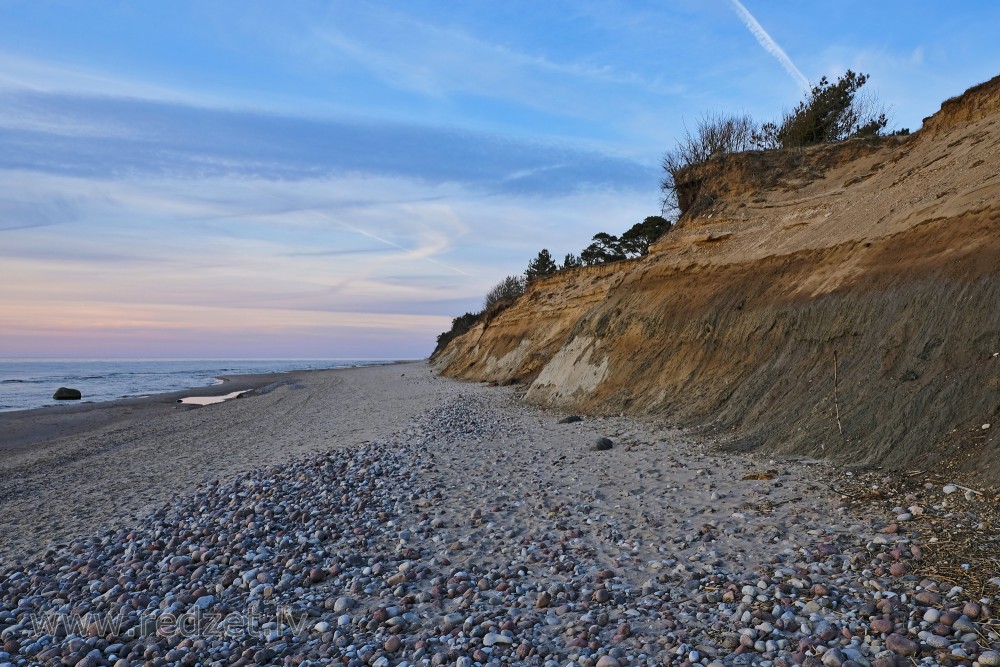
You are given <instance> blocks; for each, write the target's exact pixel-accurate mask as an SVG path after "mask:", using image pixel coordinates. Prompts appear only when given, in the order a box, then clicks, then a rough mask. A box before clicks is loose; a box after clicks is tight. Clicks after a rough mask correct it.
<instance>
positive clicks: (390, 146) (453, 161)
mask: <svg viewBox="0 0 1000 667" xmlns="http://www.w3.org/2000/svg"><path fill="white" fill-rule="evenodd" d="M10 97H11V102H12V103H11V104H10V105H9V108H7V109H0V143H2V144H3V145H4V146H5V150H4V151H3V153H2V154H0V167H6V168H10V169H29V170H35V171H42V172H48V173H61V174H68V175H75V176H95V177H106V178H112V177H115V178H128V177H129V176H130V175H131V176H136V175H146V176H150V175H153V176H171V177H182V178H183V177H189V178H208V177H223V176H232V175H242V176H247V177H263V178H269V179H293V180H296V179H312V178H321V177H325V176H331V175H345V174H351V173H364V174H372V175H387V176H398V177H404V178H412V179H415V180H419V181H422V182H429V183H437V184H440V183H448V182H454V183H462V184H465V185H467V186H472V187H476V188H480V189H482V190H483V191H484V192H496V193H501V192H502V193H510V194H522V195H541V194H545V195H552V194H556V195H558V194H564V193H568V192H574V191H578V190H581V189H588V188H624V189H645V188H649V187H651V186H652V187H655V177H656V169H655V167H651V166H649V165H644V164H641V163H638V162H635V161H632V160H628V159H624V158H619V157H615V156H610V155H605V154H601V153H598V152H588V151H582V150H578V149H574V148H568V147H561V146H553V145H546V144H541V143H534V142H529V141H519V140H514V139H509V138H503V137H499V136H495V135H491V134H487V133H477V132H470V131H463V130H457V129H451V128H439V127H425V126H419V125H406V124H402V123H390V122H381V121H349V120H336V119H331V120H318V119H305V118H298V117H294V116H287V115H277V114H262V113H254V112H248V111H231V110H221V109H209V108H203V107H197V106H189V105H181V104H175V103H170V102H159V101H150V100H136V99H125V98H110V97H88V96H74V95H63V94H39V93H20V94H12V95H11V96H10ZM32 114H34V115H35V116H36V117H39V118H45V126H44V127H26V126H25V124H24V121H23V118H24V117H25V116H26V115H32ZM95 128H98V129H95ZM108 128H119V129H118V131H117V133H112V132H110V131H109V130H108ZM511 174H523V176H522V177H519V178H514V179H511V178H509V177H510V175H511Z"/></svg>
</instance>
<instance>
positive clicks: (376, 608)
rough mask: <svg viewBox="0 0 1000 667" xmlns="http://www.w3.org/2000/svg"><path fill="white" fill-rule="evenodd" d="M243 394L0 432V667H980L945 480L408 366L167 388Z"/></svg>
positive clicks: (958, 496) (983, 512)
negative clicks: (744, 444)
mask: <svg viewBox="0 0 1000 667" xmlns="http://www.w3.org/2000/svg"><path fill="white" fill-rule="evenodd" d="M243 387H245V388H246V389H247V390H248V394H247V395H246V397H245V398H239V399H234V400H231V401H227V402H224V403H219V404H215V405H209V406H205V407H195V406H188V405H181V404H178V403H176V400H177V398H178V396H177V395H165V396H159V397H152V398H150V399H142V400H138V401H125V402H115V403H111V404H95V405H92V406H89V407H85V406H80V408H79V409H77V408H74V409H72V410H61V411H59V412H55V411H51V410H50V411H44V410H40V411H31V412H25V413H8V414H5V415H0V428H3V429H6V431H5V432H7V433H10V434H12V435H11V436H10V437H9V438H8V439H5V443H6V444H5V445H4V446H3V451H2V452H0V453H2V456H0V474H2V476H3V479H4V480H5V483H4V486H3V491H2V493H0V516H2V517H3V522H2V527H0V531H2V532H0V638H2V639H3V647H2V651H0V665H7V664H10V665H21V664H75V665H83V666H84V667H90V666H91V665H104V664H107V665H115V666H116V667H125V666H136V665H167V664H170V665H173V664H178V665H194V664H204V665H249V664H276V665H279V664H280V665H320V664H324V665H325V664H331V663H337V664H344V665H372V666H373V667H389V666H390V665H401V664H407V665H457V666H458V667H471V666H473V665H500V664H532V665H546V666H548V667H557V666H560V667H561V666H564V665H569V664H572V665H579V666H580V667H615V666H616V665H619V666H622V665H626V664H628V665H639V664H642V665H645V664H649V665H661V664H705V665H709V664H761V665H782V664H785V665H787V664H793V663H794V664H810V665H817V664H823V665H837V666H841V665H846V666H847V667H851V665H854V664H858V665H864V664H874V665H880V666H885V665H903V664H912V663H911V662H910V661H911V660H921V659H928V660H931V661H935V662H938V663H940V664H979V665H984V666H988V665H996V664H1000V654H998V653H997V652H996V650H997V649H998V647H1000V634H998V628H997V626H996V625H995V620H994V619H995V618H996V615H997V613H998V611H1000V610H998V609H997V607H996V602H997V598H996V595H997V593H998V591H1000V589H998V585H1000V579H994V578H995V577H997V576H998V574H1000V573H998V572H997V569H996V567H995V565H994V564H991V561H990V560H989V558H988V556H987V557H982V558H980V557H977V556H976V554H977V553H979V552H978V551H977V549H979V548H980V547H982V549H983V550H984V552H987V553H995V549H994V542H991V540H995V531H994V530H992V529H991V528H992V524H990V523H988V522H989V521H991V520H992V519H991V516H990V511H991V510H990V507H992V506H993V503H990V502H987V501H986V499H984V498H980V497H978V496H977V495H976V493H975V492H974V490H969V489H964V488H959V487H954V488H948V487H949V486H953V485H946V486H941V485H935V484H930V483H927V484H922V483H921V480H908V479H906V477H905V475H901V474H898V473H888V472H885V471H867V472H866V471H854V470H850V469H845V468H838V467H835V466H833V465H831V464H829V463H826V462H822V461H815V460H810V459H806V458H801V457H798V458H782V459H773V458H768V457H767V456H763V455H759V454H755V453H739V452H735V451H724V450H722V449H720V448H719V447H718V446H717V444H716V443H714V442H713V441H711V440H710V439H707V438H703V437H695V436H693V435H691V434H688V433H685V432H683V431H679V430H676V429H674V428H671V427H670V426H668V425H666V424H664V423H660V422H657V421H656V420H652V419H645V420H643V419H637V418H632V417H624V416H604V417H591V416H587V415H582V416H575V415H568V414H565V413H556V412H552V411H545V410H541V409H538V408H534V407H531V406H528V405H526V404H524V403H523V402H522V401H521V394H522V393H523V389H522V388H520V387H518V386H512V387H496V386H487V385H486V384H481V383H471V382H459V381H455V380H450V379H446V378H443V377H439V376H438V375H437V373H436V372H435V371H434V368H433V366H430V365H428V364H427V363H425V362H413V363H403V364H394V365H388V366H378V367H370V368H360V369H340V370H332V371H311V372H306V373H292V374H282V375H281V376H280V377H278V376H276V377H264V376H262V377H252V378H235V379H232V380H231V381H230V382H227V383H224V384H222V385H217V386H215V387H209V388H204V390H202V391H199V392H184V395H190V394H192V393H212V392H215V393H218V394H226V393H230V392H232V391H235V390H238V389H241V388H243ZM262 388H263V389H264V390H263V391H261V389H262ZM255 389H256V391H255ZM567 417H570V418H571V419H567ZM572 417H579V418H578V419H572ZM948 517H951V519H948ZM955 517H959V518H955ZM949 520H950V521H951V523H945V524H941V523H940V522H942V521H944V522H946V521H949ZM966 525H971V526H972V528H970V529H969V530H970V531H971V532H969V533H968V534H969V535H971V536H972V537H971V538H970V539H971V540H972V541H973V542H975V544H973V545H967V546H964V547H963V546H960V545H957V544H955V545H950V544H949V546H948V547H947V549H946V550H941V549H936V548H935V545H937V544H939V542H938V538H937V537H934V539H933V541H931V538H932V537H933V536H935V535H941V536H942V539H943V536H944V534H945V533H948V534H955V535H959V534H964V533H962V530H963V526H966ZM936 526H943V527H940V531H941V532H935V531H936V530H938V528H935V527H936ZM977 526H978V528H977ZM977 536H979V537H977ZM977 540H978V541H977ZM942 544H943V543H942ZM965 556H970V559H969V560H968V561H967V562H966V565H970V564H971V565H970V567H968V568H966V570H965V571H964V575H963V574H962V572H963V571H962V570H961V568H960V567H957V569H955V570H951V569H947V567H948V565H949V563H950V562H951V561H950V559H951V558H952V557H956V558H958V560H959V561H961V559H962V558H963V557H965ZM970 570H971V571H970ZM962 576H964V578H961V579H960V577H962ZM87 613H89V614H92V615H94V618H100V619H108V618H113V619H116V621H115V624H114V627H110V626H108V627H102V628H100V629H98V628H96V627H95V626H93V625H88V626H86V628H85V630H86V631H81V628H80V627H77V626H73V625H72V622H71V620H72V619H73V618H78V617H79V615H80V614H87ZM74 615H75V616H74ZM38 619H49V621H52V620H53V619H55V620H56V621H58V622H56V623H55V624H54V625H51V626H44V627H42V626H39V625H38ZM219 619H230V620H231V622H232V623H233V624H234V626H236V629H235V630H234V631H233V632H232V633H231V634H226V633H224V632H221V631H220V629H219V625H218V623H216V621H218V620H219ZM60 623H61V624H62V625H59V624H60ZM81 627H82V626H81ZM60 628H61V629H60ZM74 629H75V630H76V632H74V631H73V630H74Z"/></svg>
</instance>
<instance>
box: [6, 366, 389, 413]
mask: <svg viewBox="0 0 1000 667" xmlns="http://www.w3.org/2000/svg"><path fill="white" fill-rule="evenodd" d="M393 361H395V360H392V359H3V358H0V411H2V412H6V411H10V410H30V409H32V408H40V407H43V406H46V405H63V406H65V405H79V404H80V403H81V402H99V401H112V400H115V399H119V398H136V397H140V396H149V395H151V394H160V393H164V392H171V391H179V390H183V389H190V388H193V387H205V386H209V385H213V384H219V383H220V382H222V381H221V380H219V379H218V378H219V376H222V375H255V374H260V373H283V372H287V371H298V370H322V369H328V368H350V367H358V366H373V365H381V364H387V363H392V362H393ZM59 387H71V388H73V389H79V390H80V392H81V393H82V394H83V399H82V401H56V400H54V399H53V398H52V394H54V393H55V391H56V389H58V388H59Z"/></svg>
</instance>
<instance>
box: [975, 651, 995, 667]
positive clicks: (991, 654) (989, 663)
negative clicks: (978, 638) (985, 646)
mask: <svg viewBox="0 0 1000 667" xmlns="http://www.w3.org/2000/svg"><path fill="white" fill-rule="evenodd" d="M978 661H979V664H980V665H982V667H1000V652H997V651H983V652H982V653H980V654H979V659H978Z"/></svg>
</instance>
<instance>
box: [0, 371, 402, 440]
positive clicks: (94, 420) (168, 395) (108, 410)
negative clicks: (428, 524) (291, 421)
mask: <svg viewBox="0 0 1000 667" xmlns="http://www.w3.org/2000/svg"><path fill="white" fill-rule="evenodd" d="M419 361H421V360H400V361H388V362H385V363H378V364H371V365H370V366H391V365H394V364H401V363H403V364H405V363H418V362H419ZM370 366H345V367H342V368H322V369H305V370H291V371H282V372H278V373H260V374H247V375H220V376H215V379H217V380H219V382H217V383H215V384H210V385H200V386H194V387H189V388H187V389H178V390H175V391H168V392H160V393H154V394H148V395H143V396H135V397H129V398H116V399H112V400H107V401H95V402H76V401H74V402H72V403H71V404H68V405H45V406H41V407H37V408H27V409H24V410H6V411H2V412H0V433H3V434H4V435H3V438H2V439H0V454H4V453H7V452H10V451H11V450H15V449H19V448H22V447H30V446H32V445H35V444H40V443H44V442H46V441H49V440H54V439H56V438H64V437H69V436H73V435H80V434H82V433H86V432H88V431H91V430H94V429H98V428H101V427H103V426H107V425H109V424H112V423H114V422H116V421H119V420H121V419H124V418H126V417H133V416H135V415H136V412H141V413H145V414H146V415H148V416H149V417H153V416H156V415H160V414H166V413H169V412H171V411H173V410H189V409H198V408H200V407H203V406H199V405H194V404H182V403H178V401H179V400H180V399H182V398H188V397H214V396H221V395H223V394H228V393H232V392H234V391H244V392H246V391H256V390H260V389H262V388H264V387H266V386H268V385H270V384H273V383H275V382H282V381H283V380H290V381H291V382H295V381H297V378H299V376H305V375H307V374H310V373H325V372H330V371H340V370H352V369H358V368H368V367H370Z"/></svg>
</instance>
